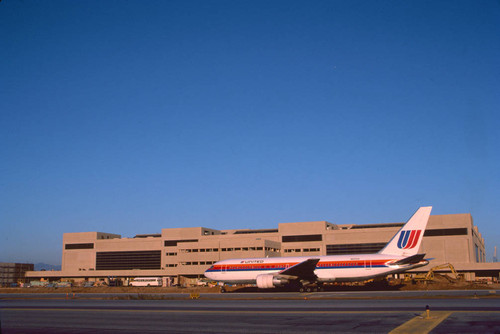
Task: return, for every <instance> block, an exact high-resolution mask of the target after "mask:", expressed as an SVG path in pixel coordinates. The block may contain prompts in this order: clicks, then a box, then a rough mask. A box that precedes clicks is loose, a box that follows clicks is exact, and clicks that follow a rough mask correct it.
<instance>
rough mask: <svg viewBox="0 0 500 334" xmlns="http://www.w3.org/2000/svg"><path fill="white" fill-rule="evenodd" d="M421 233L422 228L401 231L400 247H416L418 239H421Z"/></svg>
mask: <svg viewBox="0 0 500 334" xmlns="http://www.w3.org/2000/svg"><path fill="white" fill-rule="evenodd" d="M421 233H422V231H421V230H406V231H401V234H400V235H399V240H398V248H400V249H411V248H413V247H415V246H416V245H417V243H418V239H419V237H420V234H421Z"/></svg>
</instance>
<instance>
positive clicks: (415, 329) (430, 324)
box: [389, 311, 453, 334]
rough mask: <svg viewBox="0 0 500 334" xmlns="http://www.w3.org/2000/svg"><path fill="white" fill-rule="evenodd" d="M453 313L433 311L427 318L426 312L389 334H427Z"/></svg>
mask: <svg viewBox="0 0 500 334" xmlns="http://www.w3.org/2000/svg"><path fill="white" fill-rule="evenodd" d="M452 313H453V312H447V311H433V312H432V315H431V316H429V318H427V314H426V312H424V313H422V315H420V316H417V317H415V318H413V319H411V320H409V321H407V322H405V323H404V324H402V325H401V326H399V327H396V328H394V329H393V330H392V331H390V332H389V334H400V333H421V334H427V333H429V332H430V331H431V330H433V329H434V328H435V327H436V326H437V325H439V324H440V323H442V322H443V321H444V320H445V319H446V318H448V317H449V316H450V315H451V314H452Z"/></svg>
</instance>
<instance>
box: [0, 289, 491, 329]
mask: <svg viewBox="0 0 500 334" xmlns="http://www.w3.org/2000/svg"><path fill="white" fill-rule="evenodd" d="M96 295H97V296H96ZM155 295H156V294H155ZM68 297H69V298H68V299H66V295H65V294H50V295H49V296H47V295H46V294H45V295H38V294H1V295H0V321H1V333H2V334H5V333H113V334H114V333H340V332H343V333H364V332H369V333H389V332H391V331H393V330H397V329H398V328H400V329H401V330H403V331H404V330H405V329H406V330H409V331H410V332H415V331H418V332H431V333H500V291H487V290H486V291H485V290H478V291H462V292H458V291H454V292H449V291H446V292H440V291H432V292H430V291H424V292H413V291H412V292H411V293H409V292H394V291H393V292H321V293H310V294H299V293H252V294H248V293H237V294H236V293H228V294H201V295H200V298H199V299H194V300H192V299H190V298H189V294H161V296H158V295H156V296H154V298H162V299H154V300H147V299H140V298H147V297H148V296H134V295H132V296H131V295H129V294H104V295H103V294H85V295H76V296H75V297H76V298H71V297H72V296H68ZM105 298H110V299H105ZM131 298H132V299H131ZM427 305H429V307H430V318H429V319H426V318H425V314H426V313H425V308H426V306H427ZM400 326H403V327H400ZM404 326H407V327H404ZM408 326H410V327H408ZM411 326H413V327H411ZM415 326H416V327H415ZM419 326H420V327H419ZM422 326H424V327H425V326H427V327H432V326H433V327H432V328H431V330H419V329H421V327H422ZM424 327H422V328H424ZM427 327H425V328H427Z"/></svg>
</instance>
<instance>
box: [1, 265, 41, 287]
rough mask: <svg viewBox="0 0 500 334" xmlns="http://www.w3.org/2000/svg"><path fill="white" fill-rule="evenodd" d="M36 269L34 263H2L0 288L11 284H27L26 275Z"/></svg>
mask: <svg viewBox="0 0 500 334" xmlns="http://www.w3.org/2000/svg"><path fill="white" fill-rule="evenodd" d="M34 268H35V266H34V264H32V263H5V262H0V287H8V286H10V285H11V284H18V283H26V282H27V278H26V277H25V274H26V272H27V271H33V269H34Z"/></svg>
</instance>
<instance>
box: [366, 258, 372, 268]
mask: <svg viewBox="0 0 500 334" xmlns="http://www.w3.org/2000/svg"><path fill="white" fill-rule="evenodd" d="M365 269H366V270H371V269H372V260H365Z"/></svg>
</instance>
